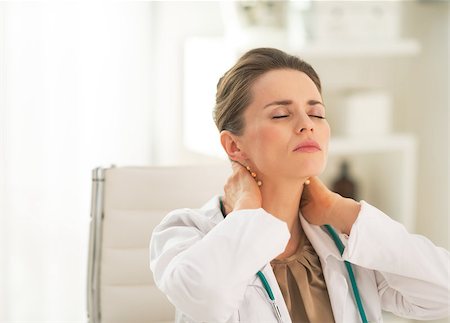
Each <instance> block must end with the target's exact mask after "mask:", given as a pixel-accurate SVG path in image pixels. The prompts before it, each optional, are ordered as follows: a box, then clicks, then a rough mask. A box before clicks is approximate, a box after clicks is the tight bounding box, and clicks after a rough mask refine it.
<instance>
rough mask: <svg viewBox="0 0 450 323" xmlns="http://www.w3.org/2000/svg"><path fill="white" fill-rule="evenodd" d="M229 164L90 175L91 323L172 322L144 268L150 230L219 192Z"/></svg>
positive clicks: (127, 169) (110, 170) (128, 169)
mask: <svg viewBox="0 0 450 323" xmlns="http://www.w3.org/2000/svg"><path fill="white" fill-rule="evenodd" d="M229 174H231V167H230V166H229V163H228V162H223V163H220V164H214V165H201V166H177V167H110V168H96V169H94V170H93V183H92V208H91V227H90V243H89V261H88V315H89V322H90V323H99V322H102V323H116V322H117V323H124V322H126V323H141V322H142V323H144V322H145V323H149V322H170V321H173V320H174V317H175V309H174V308H173V306H172V305H171V304H170V303H169V301H168V300H167V298H166V296H165V295H164V294H163V293H161V292H160V291H159V290H158V289H157V287H156V286H155V284H154V281H153V275H152V272H151V270H150V266H149V242H150V236H151V233H152V231H153V228H154V227H155V226H156V225H157V224H158V223H159V222H160V221H161V219H162V218H163V217H164V216H165V215H166V214H167V213H168V212H169V211H171V210H173V209H177V208H183V207H188V208H199V207H201V206H202V205H203V204H204V203H205V202H207V201H208V200H209V199H210V198H211V197H212V196H213V195H215V194H222V193H223V185H224V184H225V181H226V179H227V177H228V176H229Z"/></svg>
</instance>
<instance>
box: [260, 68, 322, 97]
mask: <svg viewBox="0 0 450 323" xmlns="http://www.w3.org/2000/svg"><path fill="white" fill-rule="evenodd" d="M251 93H252V102H253V103H256V102H261V101H267V100H272V99H291V100H299V99H302V98H303V99H305V100H309V99H320V98H321V95H320V93H319V90H318V89H317V87H316V85H315V84H314V82H313V81H312V80H311V79H310V78H309V76H308V75H306V74H305V73H303V72H300V71H297V70H292V69H279V70H271V71H269V72H266V73H264V74H263V75H261V76H260V77H259V78H257V79H256V81H255V82H254V83H253V85H252V87H251Z"/></svg>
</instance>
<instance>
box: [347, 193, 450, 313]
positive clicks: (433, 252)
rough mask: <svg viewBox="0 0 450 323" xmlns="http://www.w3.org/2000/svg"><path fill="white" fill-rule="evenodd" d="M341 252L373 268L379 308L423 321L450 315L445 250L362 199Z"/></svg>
mask: <svg viewBox="0 0 450 323" xmlns="http://www.w3.org/2000/svg"><path fill="white" fill-rule="evenodd" d="M342 257H343V259H344V260H347V261H349V262H350V263H353V264H355V265H358V266H361V267H365V268H369V269H372V270H374V271H375V278H376V281H377V285H378V292H379V295H380V300H381V307H382V309H383V310H385V311H389V312H392V313H394V314H396V315H398V316H402V317H406V318H412V319H423V320H425V319H438V318H443V317H447V316H448V315H449V313H450V285H449V273H450V254H449V252H448V251H447V250H445V249H443V248H441V247H437V246H435V245H434V244H433V243H432V242H431V241H430V240H429V239H427V238H426V237H424V236H421V235H417V234H411V233H409V232H408V231H407V230H406V228H405V227H404V226H403V225H402V224H400V223H398V222H396V221H394V220H393V219H391V218H390V217H388V216H387V215H386V214H384V213H383V212H381V211H380V210H378V209H376V208H375V207H373V206H371V205H370V204H368V203H366V202H364V201H361V211H360V213H359V215H358V218H357V219H356V221H355V223H354V224H353V227H352V229H351V231H350V235H349V237H348V242H347V247H346V249H345V251H344V253H343V255H342Z"/></svg>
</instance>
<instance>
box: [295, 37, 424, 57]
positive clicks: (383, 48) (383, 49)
mask: <svg viewBox="0 0 450 323" xmlns="http://www.w3.org/2000/svg"><path fill="white" fill-rule="evenodd" d="M287 50H288V51H290V52H294V53H297V54H300V55H301V56H304V57H314V58H345V57H349V58H353V57H359V56H364V57H392V56H402V57H404V56H414V55H417V54H419V53H420V50H421V48H420V44H419V42H418V41H416V40H415V39H401V40H398V41H388V42H386V41H383V42H381V41H380V42H367V43H363V42H358V41H348V42H344V41H342V42H333V41H330V42H326V43H325V42H323V43H311V44H305V45H304V46H303V48H290V49H289V47H288V48H287Z"/></svg>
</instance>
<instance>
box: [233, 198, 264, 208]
mask: <svg viewBox="0 0 450 323" xmlns="http://www.w3.org/2000/svg"><path fill="white" fill-rule="evenodd" d="M261 207H262V206H261V202H258V201H255V199H250V198H248V199H247V198H243V199H239V200H238V201H237V202H236V204H235V205H234V208H233V210H234V211H237V210H246V209H259V208H261Z"/></svg>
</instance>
